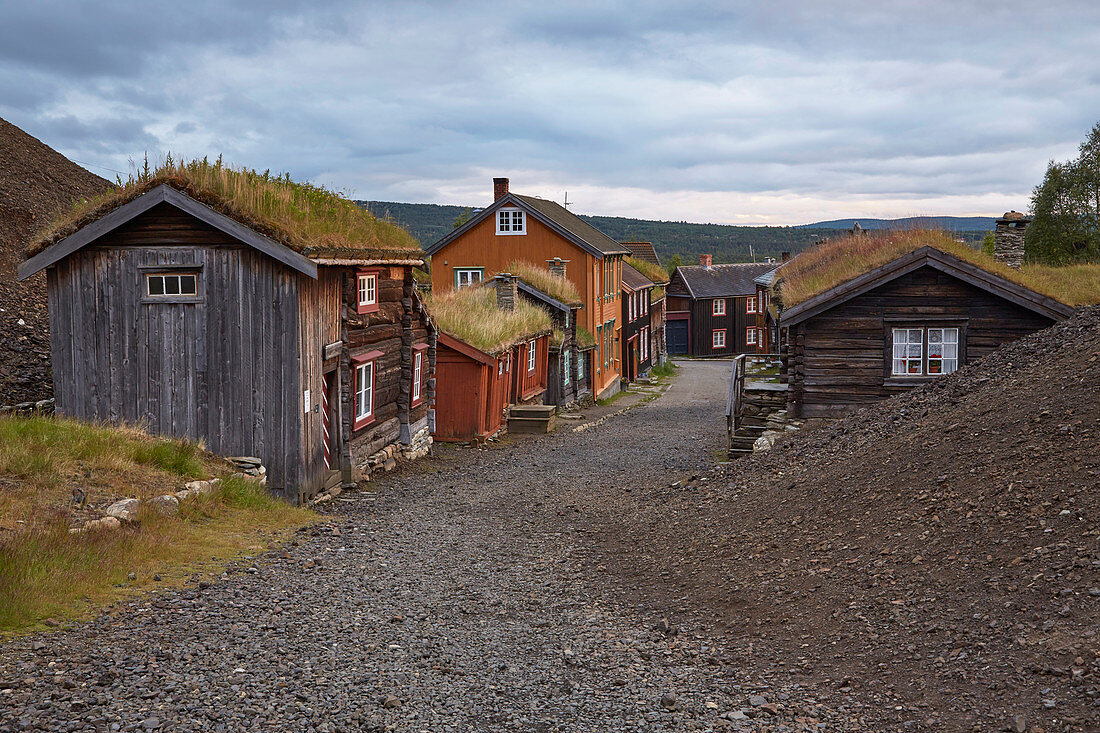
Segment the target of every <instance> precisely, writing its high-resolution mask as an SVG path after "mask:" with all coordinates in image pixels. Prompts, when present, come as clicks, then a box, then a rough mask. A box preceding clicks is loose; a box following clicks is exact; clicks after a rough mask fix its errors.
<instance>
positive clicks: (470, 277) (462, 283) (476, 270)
mask: <svg viewBox="0 0 1100 733" xmlns="http://www.w3.org/2000/svg"><path fill="white" fill-rule="evenodd" d="M483 272H484V269H483V268H481V267H456V268H455V289H456V290H461V289H462V288H468V287H470V286H471V285H477V284H478V283H479V282H481V278H482V277H483Z"/></svg>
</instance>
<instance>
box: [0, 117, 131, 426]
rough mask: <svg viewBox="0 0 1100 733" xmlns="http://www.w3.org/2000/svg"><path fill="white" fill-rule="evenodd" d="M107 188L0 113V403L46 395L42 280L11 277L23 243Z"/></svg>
mask: <svg viewBox="0 0 1100 733" xmlns="http://www.w3.org/2000/svg"><path fill="white" fill-rule="evenodd" d="M109 186H110V184H109V183H108V182H107V181H106V180H104V179H102V178H100V177H99V176H97V175H95V174H93V173H90V172H88V171H86V170H84V169H83V168H81V167H80V166H78V165H77V164H76V163H73V162H72V161H71V160H69V159H68V158H66V157H65V156H63V155H61V154H60V153H58V152H57V151H56V150H54V149H52V148H50V147H49V146H48V145H46V144H44V143H42V142H41V141H40V140H37V139H35V138H33V137H31V136H30V135H28V134H27V133H25V132H23V131H22V130H20V129H19V128H18V127H16V126H15V125H12V124H11V123H9V122H7V121H6V120H3V119H0V405H4V404H11V403H16V402H25V401H31V400H40V399H45V398H48V397H50V396H51V395H52V393H53V387H52V385H51V378H50V338H49V319H48V315H47V312H46V288H45V283H46V278H45V275H44V274H40V275H37V276H35V277H33V278H31V279H30V280H28V281H26V282H24V283H19V282H17V281H16V279H15V268H16V265H18V263H19V262H20V260H21V259H22V257H23V249H24V248H25V247H26V245H27V242H28V240H29V239H30V237H31V235H32V234H34V232H35V231H36V230H37V229H38V228H39V227H42V226H44V225H45V224H46V223H48V222H49V220H50V219H51V218H52V216H53V214H54V213H55V212H56V211H58V210H59V209H61V208H62V207H65V206H69V205H70V204H71V203H72V202H73V201H74V200H78V199H83V198H87V197H89V196H93V195H95V194H97V193H100V192H102V191H104V190H106V189H107V188H108V187H109Z"/></svg>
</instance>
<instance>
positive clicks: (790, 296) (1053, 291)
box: [778, 229, 1100, 308]
mask: <svg viewBox="0 0 1100 733" xmlns="http://www.w3.org/2000/svg"><path fill="white" fill-rule="evenodd" d="M925 246H928V247H934V248H936V249H938V250H940V251H941V252H946V253H948V254H951V255H954V256H955V257H958V258H959V259H961V260H963V261H965V262H970V263H972V264H974V265H977V266H978V267H981V268H982V269H984V270H986V271H988V272H991V273H993V274H995V275H999V276H1001V277H1003V278H1005V279H1007V280H1011V281H1012V282H1015V283H1019V284H1020V285H1023V286H1024V287H1027V288H1031V289H1032V290H1034V291H1036V292H1038V293H1042V294H1043V295H1046V296H1049V297H1051V298H1054V299H1056V300H1060V301H1061V302H1063V303H1066V304H1067V305H1089V304H1092V303H1098V302H1100V264H1091V265H1072V266H1067V267H1047V266H1039V265H1028V266H1025V267H1023V268H1021V269H1020V270H1015V269H1013V268H1011V267H1009V266H1007V265H1005V264H1002V263H1001V262H998V261H996V260H994V259H993V258H992V257H991V256H989V255H987V254H985V253H984V252H980V251H978V250H975V249H972V248H971V247H969V246H967V245H966V244H963V243H961V242H956V241H955V239H954V237H952V236H951V235H950V234H948V233H947V232H943V231H935V230H924V229H917V230H903V231H884V232H870V233H864V234H861V235H859V236H851V235H850V236H844V237H837V238H835V239H830V240H828V241H826V242H824V243H822V244H819V245H817V246H815V247H811V248H810V249H808V250H806V251H805V252H803V253H802V254H800V255H799V256H798V257H796V258H794V259H793V260H791V261H790V262H788V263H787V264H785V265H783V267H782V268H781V269H780V270H779V273H778V276H779V285H778V289H779V296H780V298H781V299H782V302H783V306H784V307H786V308H790V307H791V306H793V305H796V304H798V303H801V302H802V301H804V300H806V299H808V298H811V297H813V296H815V295H818V294H819V293H823V292H825V291H826V290H829V289H830V288H833V287H836V286H837V285H840V284H841V283H844V282H847V281H848V280H851V279H853V278H855V277H858V276H859V275H862V274H863V273H865V272H868V271H869V270H873V269H874V268H876V267H879V266H881V265H885V264H886V263H888V262H892V261H893V260H895V259H897V258H898V257H901V256H902V255H905V254H908V253H909V252H912V251H914V250H916V249H919V248H921V247H925Z"/></svg>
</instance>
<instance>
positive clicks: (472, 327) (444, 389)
mask: <svg viewBox="0 0 1100 733" xmlns="http://www.w3.org/2000/svg"><path fill="white" fill-rule="evenodd" d="M494 285H495V287H494ZM429 309H430V310H431V312H432V313H433V315H434V320H435V321H436V322H437V323H438V328H439V336H438V344H439V346H438V351H437V355H436V365H435V366H436V371H435V378H436V391H435V394H436V403H435V431H434V438H435V440H439V441H443V442H467V441H472V440H476V441H484V440H486V439H488V438H489V437H490V436H492V435H493V434H495V433H497V432H498V431H499V430H500V429H501V428H502V427H503V426H504V423H505V420H506V418H507V410H508V408H509V406H511V405H516V404H531V403H538V404H541V403H542V401H543V399H544V397H545V394H546V383H547V367H548V360H549V348H550V333H551V322H550V316H549V315H548V314H547V313H546V312H545V311H543V310H542V309H540V308H537V307H535V306H533V305H530V304H528V303H525V302H523V301H522V300H521V298H520V296H519V287H518V284H517V281H516V279H515V278H514V277H512V276H504V277H501V278H498V279H497V281H496V282H495V283H493V284H490V283H480V284H478V285H476V286H474V287H472V288H470V289H467V290H465V291H464V292H460V293H456V292H453V291H452V292H451V293H449V294H447V295H443V296H440V295H435V294H433V296H432V298H431V301H430V302H429ZM489 323H491V324H493V325H492V327H488V328H486V327H485V324H489Z"/></svg>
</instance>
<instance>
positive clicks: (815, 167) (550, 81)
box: [0, 0, 1100, 224]
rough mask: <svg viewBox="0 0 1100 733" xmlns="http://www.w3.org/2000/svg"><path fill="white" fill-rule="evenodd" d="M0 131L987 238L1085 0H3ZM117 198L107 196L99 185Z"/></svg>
mask: <svg viewBox="0 0 1100 733" xmlns="http://www.w3.org/2000/svg"><path fill="white" fill-rule="evenodd" d="M0 9H2V12H0V18H2V22H0V117H4V118H5V119H7V120H9V121H11V122H12V123H14V124H16V125H19V126H20V127H22V128H23V129H25V130H27V131H28V132H30V133H31V134H32V135H34V136H36V137H38V138H40V139H42V140H43V141H45V142H46V143H48V144H49V145H51V146H53V147H54V148H57V149H58V150H60V151H61V152H62V153H64V154H65V155H67V156H69V157H70V158H73V159H74V160H77V161H81V162H82V163H84V164H85V165H86V166H87V167H88V168H90V169H91V170H93V171H95V172H97V173H100V174H101V175H104V176H106V177H109V178H114V173H113V172H112V170H111V169H114V170H116V171H122V172H123V173H125V172H126V171H127V170H128V169H129V163H128V161H129V160H131V159H140V158H141V156H142V155H143V153H144V151H149V153H150V154H151V155H153V156H157V155H163V153H164V151H167V150H171V151H172V153H173V154H174V155H177V156H179V155H183V156H200V157H201V156H202V155H210V156H211V157H214V156H216V155H217V154H218V153H222V154H223V155H224V157H225V160H227V161H232V162H236V163H239V164H244V165H247V166H249V167H255V168H258V169H265V168H270V169H272V170H273V171H289V172H290V173H291V175H292V176H293V177H295V178H297V179H308V180H312V181H315V182H318V183H322V184H324V185H327V186H329V187H334V188H337V189H339V190H342V191H345V192H346V193H348V194H349V195H351V196H353V197H354V198H364V199H375V200H389V201H412V202H432V203H449V204H463V205H481V204H484V203H486V202H487V201H488V200H489V199H490V198H491V189H492V185H491V178H492V177H493V176H495V175H503V176H509V177H510V178H511V179H512V189H513V190H515V191H518V192H521V193H529V194H534V195H539V196H543V197H546V198H553V199H556V200H558V201H560V200H561V199H562V197H563V196H564V194H565V192H566V191H568V193H569V199H570V201H575V202H576V206H575V207H574V210H575V211H578V212H580V213H591V214H605V215H619V216H637V217H643V218H654V219H672V220H686V221H705V222H720V223H734V224H797V223H805V222H810V221H815V220H821V219H829V218H838V217H848V216H856V217H864V218H866V217H891V218H892V217H898V216H909V215H919V214H959V215H964V214H984V215H989V214H999V213H1001V212H1003V211H1005V210H1006V209H1009V208H1015V209H1022V208H1024V207H1026V206H1027V202H1028V195H1029V192H1030V190H1031V188H1032V187H1033V186H1034V185H1035V184H1036V183H1038V182H1039V180H1040V179H1041V177H1042V174H1043V170H1044V169H1045V166H1046V163H1047V161H1048V160H1050V159H1052V158H1056V159H1062V158H1067V157H1070V156H1072V155H1073V154H1074V152H1075V148H1076V146H1077V144H1078V143H1079V142H1080V140H1082V139H1083V138H1084V136H1085V134H1086V132H1087V131H1088V130H1089V128H1091V126H1092V125H1093V124H1094V123H1096V122H1097V121H1098V120H1100V55H1098V54H1097V49H1100V3H1096V2H1091V1H1086V0H1044V2H1040V3H1036V2H1026V3H1024V2H1012V1H1011V0H1007V1H1006V0H999V1H996V2H993V1H986V0H969V1H968V0H952V1H950V2H938V1H936V0H878V1H877V2H871V1H869V0H859V1H857V0H851V1H847V2H845V1H830V0H810V1H807V2H802V1H801V0H792V1H789V2H788V1H786V0H778V1H777V2H761V1H760V0H752V1H751V2H693V1H691V0H684V1H681V2H662V3H649V2H630V3H603V2H599V0H589V1H588V2H579V3H571V2H540V3H537V4H536V3H530V4H527V3H522V2H515V3H476V2H438V3H433V2H393V3H390V2H381V1H379V2H366V3H352V2H340V1H332V2H329V1H326V0H313V1H312V2H309V3H295V2H285V1H282V0H264V1H263V2H260V1H259V0H252V1H251V2H233V1H232V0H211V1H207V0H192V1H190V2H186V3H184V2H178V1H174V2H171V3H158V2H152V1H145V2H111V1H110V0H99V1H98V2H95V3H91V2H85V1H83V0H82V1H80V2H75V1H74V2H60V1H58V0H35V2H24V1H21V0H19V1H13V0H0ZM124 177H125V176H124Z"/></svg>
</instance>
